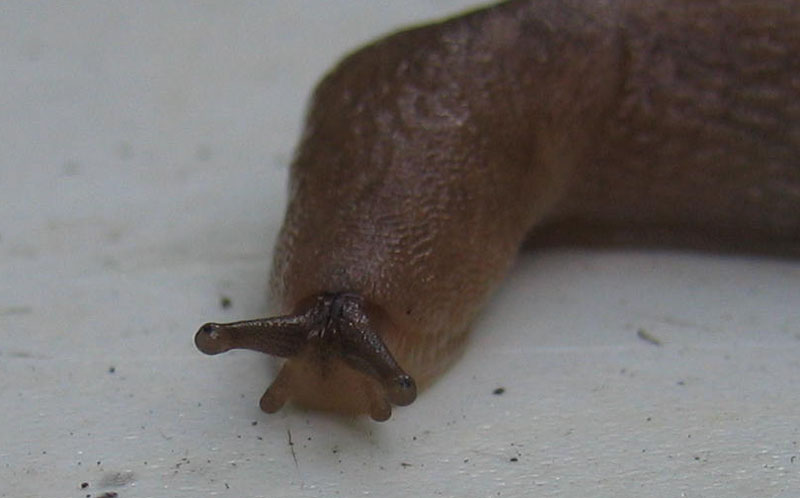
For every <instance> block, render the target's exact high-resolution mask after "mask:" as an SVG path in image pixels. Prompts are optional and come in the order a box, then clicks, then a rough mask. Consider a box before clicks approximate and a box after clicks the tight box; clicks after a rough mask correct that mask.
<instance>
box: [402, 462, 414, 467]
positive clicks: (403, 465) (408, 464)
mask: <svg viewBox="0 0 800 498" xmlns="http://www.w3.org/2000/svg"><path fill="white" fill-rule="evenodd" d="M400 466H401V467H413V466H414V464H411V463H406V462H400Z"/></svg>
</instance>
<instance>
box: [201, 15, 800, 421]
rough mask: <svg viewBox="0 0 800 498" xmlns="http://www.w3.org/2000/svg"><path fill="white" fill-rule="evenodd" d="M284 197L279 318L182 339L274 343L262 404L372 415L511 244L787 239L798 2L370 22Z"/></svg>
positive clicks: (418, 373) (299, 155) (416, 370)
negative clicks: (649, 234) (380, 27)
mask: <svg viewBox="0 0 800 498" xmlns="http://www.w3.org/2000/svg"><path fill="white" fill-rule="evenodd" d="M289 188H290V195H289V205H288V211H287V214H286V218H285V222H284V225H283V228H282V230H281V232H280V235H279V238H278V243H277V247H276V249H275V256H274V258H275V259H274V266H273V272H272V277H271V278H272V290H273V295H274V296H275V297H276V298H277V302H278V303H279V306H280V307H281V310H280V312H281V313H282V315H281V316H278V317H276V318H265V319H257V320H252V321H245V322H237V323H231V324H214V323H209V324H206V325H204V326H203V327H202V328H201V329H200V330H199V332H198V333H197V335H196V337H195V341H196V344H197V347H198V348H199V349H200V350H201V351H202V352H204V353H207V354H217V353H221V352H223V351H227V350H229V349H232V348H245V349H252V350H256V351H262V352H265V353H268V354H271V355H275V356H278V357H281V358H286V361H285V362H284V364H283V366H282V368H281V370H280V372H279V374H278V376H277V378H276V379H275V380H274V382H273V383H272V385H271V386H270V388H269V389H268V390H267V391H266V393H265V394H264V396H263V397H262V399H261V408H262V409H263V410H264V411H267V412H274V411H276V410H278V409H279V408H280V407H281V406H282V405H283V404H284V403H285V402H286V401H287V400H292V401H293V402H295V403H298V404H300V405H302V406H307V407H311V408H316V409H323V410H333V411H338V412H344V413H352V414H360V413H368V414H370V415H371V416H372V418H373V419H375V420H386V419H387V418H389V416H390V415H391V410H392V408H391V405H399V406H402V405H407V404H409V403H411V402H412V401H414V398H415V397H416V392H417V387H418V386H419V387H423V386H424V385H426V384H429V383H430V382H431V381H432V380H433V379H434V378H435V377H436V376H437V375H439V374H441V373H442V372H443V371H444V370H445V369H446V368H447V367H448V365H449V364H450V363H451V362H452V361H453V360H454V359H455V358H456V357H457V353H458V351H459V346H461V345H462V343H463V341H464V339H465V336H466V334H467V331H468V328H469V324H470V322H471V321H472V319H473V318H474V317H475V314H476V313H477V311H478V310H479V309H480V307H481V305H482V303H484V301H485V300H486V299H487V296H488V295H489V293H490V292H491V291H492V289H493V288H495V286H496V285H497V284H498V283H499V282H500V280H501V279H502V277H503V276H504V274H505V273H506V272H507V270H508V269H509V267H510V265H511V264H512V262H513V261H514V258H515V255H516V254H517V253H518V251H519V249H520V247H521V246H522V245H523V243H524V242H526V241H536V239H537V237H538V236H540V235H541V236H544V235H545V234H553V233H561V234H567V235H569V234H570V233H578V232H580V231H582V230H587V229H588V230H589V231H593V230H595V229H599V228H601V227H603V228H608V229H609V230H613V229H618V228H619V229H623V230H627V231H629V232H633V233H636V232H637V231H639V230H646V229H653V228H655V229H656V230H658V231H660V232H662V233H666V234H680V233H684V232H694V233H701V234H704V235H707V236H709V237H710V238H715V237H719V238H721V239H727V240H728V241H730V242H733V243H734V245H736V244H738V243H740V242H742V241H748V242H749V243H750V244H752V245H756V246H758V245H760V244H762V243H763V244H771V243H776V244H782V243H786V244H789V245H791V246H794V245H795V244H796V243H797V242H800V0H772V1H769V0H766V1H745V0H741V1H737V0H731V1H723V0H643V1H642V0H599V1H598V0H533V1H511V2H507V3H502V4H499V5H496V6H492V7H489V8H485V9H483V10H478V11H475V12H471V13H468V14H466V15H463V16H461V17H457V18H454V19H451V20H447V21H444V22H441V23H437V24H432V25H428V26H423V27H419V28H415V29H411V30H407V31H403V32H400V33H397V34H394V35H391V36H389V37H387V38H385V39H382V40H380V41H378V42H376V43H373V44H371V45H369V46H367V47H365V48H363V49H361V50H359V51H357V52H355V53H353V54H352V55H350V56H348V57H346V58H345V59H344V60H343V61H342V62H341V63H340V64H339V65H338V66H337V67H336V68H335V69H334V70H333V71H332V72H331V73H330V74H328V75H327V76H326V77H325V78H324V79H323V80H322V82H321V83H320V84H319V86H318V87H317V89H316V91H315V93H314V96H313V101H312V105H311V107H310V110H309V113H308V116H307V121H306V125H305V131H304V134H303V136H302V139H301V141H300V144H299V147H298V149H297V151H296V156H295V158H294V161H293V164H292V168H291V179H290V187H289ZM601 232H602V231H601ZM577 238H580V237H577Z"/></svg>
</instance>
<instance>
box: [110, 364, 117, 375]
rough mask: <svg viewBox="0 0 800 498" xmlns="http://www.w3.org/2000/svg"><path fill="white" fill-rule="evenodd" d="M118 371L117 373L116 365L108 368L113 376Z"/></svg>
mask: <svg viewBox="0 0 800 498" xmlns="http://www.w3.org/2000/svg"><path fill="white" fill-rule="evenodd" d="M116 371H117V367H115V366H114V365H111V366H110V367H108V373H110V374H113V373H114V372H116Z"/></svg>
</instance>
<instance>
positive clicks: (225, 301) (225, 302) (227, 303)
mask: <svg viewBox="0 0 800 498" xmlns="http://www.w3.org/2000/svg"><path fill="white" fill-rule="evenodd" d="M219 305H220V306H221V307H222V309H224V310H226V309H228V308H230V307H231V306H233V301H232V300H231V298H229V297H228V296H222V297H220V298H219Z"/></svg>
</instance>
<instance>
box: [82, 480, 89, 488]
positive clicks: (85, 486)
mask: <svg viewBox="0 0 800 498" xmlns="http://www.w3.org/2000/svg"><path fill="white" fill-rule="evenodd" d="M88 487H89V483H88V482H82V483H81V489H86V488H88Z"/></svg>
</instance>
